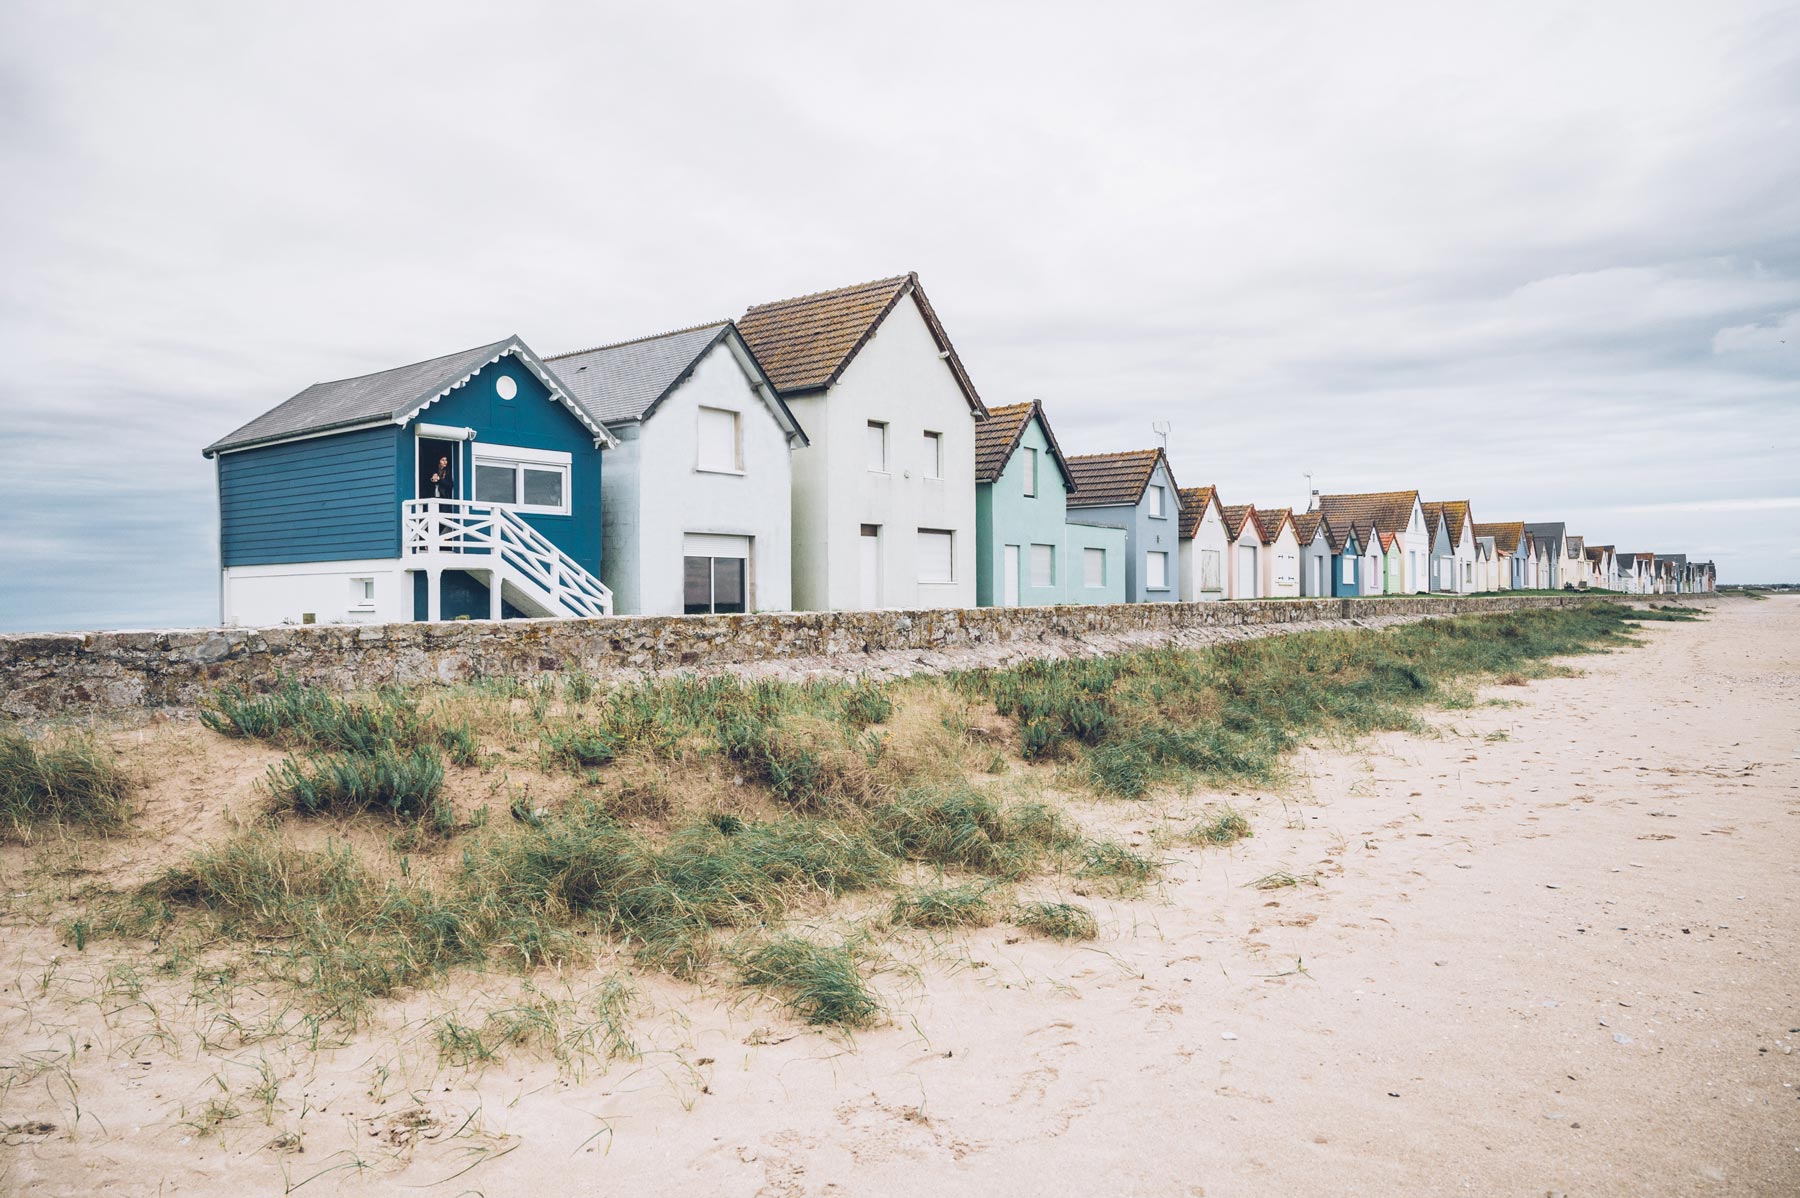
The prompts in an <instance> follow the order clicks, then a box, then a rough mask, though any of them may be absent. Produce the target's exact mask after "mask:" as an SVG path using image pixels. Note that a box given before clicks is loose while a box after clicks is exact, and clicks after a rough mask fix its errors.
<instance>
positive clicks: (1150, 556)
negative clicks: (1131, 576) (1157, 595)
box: [1144, 549, 1169, 591]
mask: <svg viewBox="0 0 1800 1198" xmlns="http://www.w3.org/2000/svg"><path fill="white" fill-rule="evenodd" d="M1159 559H1160V562H1161V565H1162V581H1161V582H1155V583H1153V582H1151V581H1150V563H1151V562H1152V561H1158V560H1159ZM1144 589H1145V590H1146V591H1166V590H1168V589H1169V553H1168V550H1166V549H1152V550H1150V551H1149V552H1148V553H1146V554H1144Z"/></svg>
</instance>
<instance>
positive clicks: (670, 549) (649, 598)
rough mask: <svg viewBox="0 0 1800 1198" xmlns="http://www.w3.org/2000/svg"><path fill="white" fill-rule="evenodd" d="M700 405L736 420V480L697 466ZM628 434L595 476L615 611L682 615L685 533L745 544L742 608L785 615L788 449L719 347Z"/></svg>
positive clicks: (788, 599)
mask: <svg viewBox="0 0 1800 1198" xmlns="http://www.w3.org/2000/svg"><path fill="white" fill-rule="evenodd" d="M702 407H709V408H724V409H727V410H730V411H734V412H736V413H738V430H739V431H738V437H739V444H740V450H741V454H742V465H743V471H742V473H740V474H725V473H718V472H713V471H705V470H701V469H699V464H698V454H699V439H698V433H699V421H700V409H701V408H702ZM801 427H802V428H803V429H804V428H805V427H806V425H805V422H804V420H802V421H801ZM636 432H637V435H636V437H635V438H622V439H621V442H620V446H619V448H618V449H616V450H608V451H607V454H606V459H605V462H604V465H603V468H602V470H601V474H600V494H601V509H602V511H603V512H604V513H605V515H606V532H607V539H606V544H605V546H604V550H603V552H602V554H601V559H600V560H601V573H602V576H603V577H602V581H603V582H605V583H606V585H607V586H609V587H611V588H612V591H613V601H614V605H615V610H617V612H618V613H619V614H620V615H646V616H666V615H680V614H681V612H682V609H683V607H684V595H683V586H682V581H683V580H682V566H683V562H682V558H683V556H684V555H683V552H682V540H683V538H684V537H685V536H686V535H687V534H688V533H701V534H710V535H717V536H739V537H749V538H750V539H751V549H750V553H751V560H750V593H749V603H748V606H749V608H750V610H752V611H788V610H791V609H792V607H793V592H792V553H791V544H792V541H791V526H790V523H789V522H790V520H791V519H792V512H791V505H792V502H793V499H792V494H793V489H792V482H793V465H792V462H793V454H794V452H795V451H793V450H791V449H790V448H789V446H788V440H787V434H786V433H785V432H784V431H783V430H782V427H781V425H780V424H779V423H778V422H777V421H776V419H775V414H774V413H773V412H772V411H770V410H769V407H768V405H767V404H766V403H765V402H764V401H763V399H762V397H761V396H760V395H758V394H757V392H756V389H755V387H754V386H753V385H752V383H751V381H750V377H749V376H748V375H747V374H745V373H744V370H743V368H742V367H741V366H740V365H739V364H738V360H737V358H736V357H735V356H734V355H733V354H732V352H731V349H730V347H729V346H728V345H727V344H726V343H725V342H720V343H719V344H718V345H715V346H714V347H713V348H712V349H711V350H710V351H708V352H707V354H706V356H705V357H703V358H702V359H701V360H700V363H699V365H697V366H696V367H695V368H694V370H693V373H692V374H690V375H689V376H688V378H687V381H685V382H683V383H682V384H681V385H680V386H678V387H677V388H676V389H675V390H674V391H673V392H671V393H670V394H669V395H668V396H667V397H666V398H665V399H664V400H663V401H662V403H661V404H660V405H659V406H658V407H657V408H656V410H655V411H653V412H651V413H650V418H649V419H648V420H646V421H643V422H642V423H641V424H639V425H638V427H637V430H636ZM970 473H971V475H973V467H971V470H970Z"/></svg>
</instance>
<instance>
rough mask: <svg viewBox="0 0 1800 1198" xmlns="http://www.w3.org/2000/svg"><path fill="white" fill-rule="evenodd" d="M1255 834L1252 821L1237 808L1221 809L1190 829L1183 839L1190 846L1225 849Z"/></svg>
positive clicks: (1212, 812) (1210, 813) (1214, 811)
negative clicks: (1251, 825) (1251, 824)
mask: <svg viewBox="0 0 1800 1198" xmlns="http://www.w3.org/2000/svg"><path fill="white" fill-rule="evenodd" d="M1254 834H1255V833H1254V832H1253V831H1252V830H1251V827H1250V821H1249V820H1248V819H1246V818H1245V817H1244V814H1243V812H1241V811H1239V810H1237V808H1235V807H1219V808H1217V809H1215V810H1213V811H1211V812H1209V813H1208V814H1207V816H1206V818H1204V819H1202V820H1201V821H1200V822H1199V823H1197V824H1195V825H1194V826H1193V827H1191V828H1189V829H1188V830H1187V831H1186V832H1185V833H1184V834H1183V836H1182V839H1184V840H1186V841H1188V842H1189V843H1190V844H1204V845H1214V846H1219V847H1223V846H1225V845H1233V844H1236V843H1237V842H1238V841H1240V840H1247V839H1249V838H1250V837H1251V836H1253V835H1254Z"/></svg>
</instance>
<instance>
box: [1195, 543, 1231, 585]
mask: <svg viewBox="0 0 1800 1198" xmlns="http://www.w3.org/2000/svg"><path fill="white" fill-rule="evenodd" d="M1219 566H1220V560H1219V551H1218V550H1217V549H1202V550H1201V551H1200V589H1201V590H1203V591H1222V590H1224V589H1225V583H1224V581H1223V579H1222V578H1221V575H1222V574H1223V571H1222V570H1220V568H1219Z"/></svg>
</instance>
